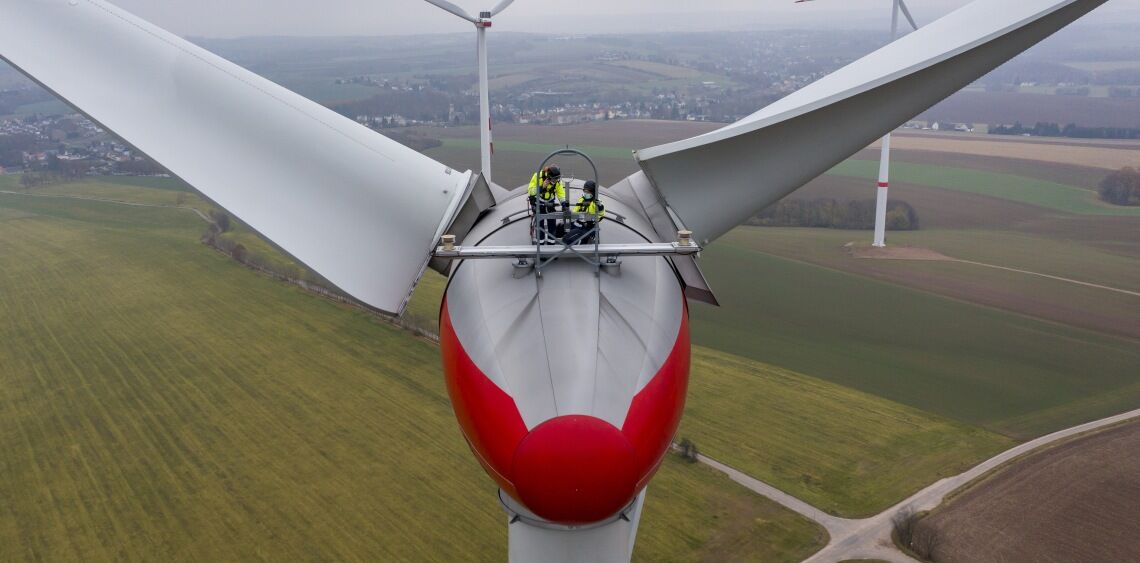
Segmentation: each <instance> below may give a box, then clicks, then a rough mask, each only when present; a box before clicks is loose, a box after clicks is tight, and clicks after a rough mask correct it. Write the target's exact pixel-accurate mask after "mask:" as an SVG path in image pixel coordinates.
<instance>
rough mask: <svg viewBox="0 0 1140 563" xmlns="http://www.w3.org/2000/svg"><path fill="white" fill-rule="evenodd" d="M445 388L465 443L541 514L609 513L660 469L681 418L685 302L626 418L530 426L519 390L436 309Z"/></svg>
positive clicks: (566, 517) (586, 517)
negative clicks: (489, 370) (480, 361)
mask: <svg viewBox="0 0 1140 563" xmlns="http://www.w3.org/2000/svg"><path fill="white" fill-rule="evenodd" d="M440 349H441V352H442V354H443V367H444V372H445V375H446V378H447V392H448V395H450V396H451V404H452V407H453V408H454V409H455V416H456V418H457V419H458V420H459V426H460V427H461V428H462V430H463V435H464V436H465V437H466V438H467V443H468V444H469V445H470V446H471V450H472V451H473V452H474V453H475V457H476V458H477V459H478V460H479V462H480V463H481V464H482V465H483V468H484V469H486V471H487V473H488V474H489V475H490V476H491V477H492V478H493V479H494V480H495V481H496V482H497V483H498V484H499V486H500V487H502V488H503V490H505V491H506V492H507V493H508V494H510V495H511V496H512V497H514V498H515V499H517V500H519V501H520V502H522V503H523V504H524V505H526V506H527V508H529V509H531V510H532V511H534V513H535V514H537V515H539V516H541V517H543V518H546V519H547V520H551V521H554V522H560V523H563V524H585V523H589V522H596V521H599V520H602V519H604V518H606V517H608V516H611V515H613V514H614V513H616V512H617V511H618V510H620V509H621V508H623V507H625V506H626V505H628V504H629V503H630V502H632V501H633V498H634V497H635V496H636V495H637V493H638V492H640V491H641V489H643V488H644V487H645V485H646V484H647V483H648V482H649V480H650V479H651V478H652V477H653V475H654V474H655V473H656V472H657V469H658V467H660V465H661V461H662V460H663V459H664V458H665V454H666V452H668V451H669V445H670V444H671V442H672V440H673V436H674V435H675V434H676V433H677V427H678V425H680V423H681V413H682V412H683V411H684V408H685V393H686V391H687V390H688V387H689V361H690V344H689V312H688V305H687V304H686V305H684V309H682V312H681V322H680V326H679V327H678V331H677V341H676V342H675V343H674V344H673V349H672V350H671V351H670V353H669V356H668V357H667V358H666V359H665V362H664V363H663V364H662V366H661V368H660V370H658V372H657V373H656V374H655V375H654V376H653V379H652V380H650V381H649V383H648V384H646V386H645V387H644V388H643V389H642V390H641V391H640V392H639V393H637V395H635V396H634V397H633V401H632V402H631V404H630V408H629V411H628V412H627V414H626V419H625V422H624V423H623V424H622V428H621V429H620V430H619V429H618V428H616V427H614V426H612V425H610V424H609V423H607V422H605V421H603V420H601V419H599V418H597V417H593V416H587V415H566V416H558V417H555V418H552V419H550V420H547V421H545V422H543V423H542V424H539V425H538V426H536V427H535V428H534V429H532V430H531V431H530V432H528V431H527V429H526V425H525V423H524V422H523V420H522V417H521V416H520V414H519V411H518V408H517V406H516V404H515V401H514V399H512V398H511V397H510V396H509V395H507V394H506V393H505V392H503V390H502V389H499V387H498V386H496V385H495V384H494V383H493V382H492V381H491V380H490V379H489V378H488V377H487V376H486V375H485V374H483V373H482V372H481V371H480V370H479V368H478V367H477V366H476V365H475V363H474V362H473V361H472V360H471V358H470V357H469V356H468V355H467V352H466V351H465V350H464V349H463V346H462V345H461V344H460V343H459V339H458V337H457V336H456V335H455V328H454V326H453V325H452V324H451V317H450V314H449V313H448V307H447V301H446V299H445V300H444V303H443V305H442V308H441V311H440Z"/></svg>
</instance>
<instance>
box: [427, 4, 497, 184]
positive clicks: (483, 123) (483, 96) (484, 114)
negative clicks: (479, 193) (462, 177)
mask: <svg viewBox="0 0 1140 563" xmlns="http://www.w3.org/2000/svg"><path fill="white" fill-rule="evenodd" d="M425 1H426V2H427V3H429V4H433V5H435V6H437V7H439V8H440V9H442V10H444V11H446V12H449V13H451V14H454V15H456V16H459V17H461V18H463V19H465V20H467V21H469V22H471V23H473V24H475V31H476V34H477V39H476V43H475V44H476V47H475V50H476V58H477V59H478V62H479V165H480V167H481V168H482V172H483V178H485V179H486V180H487V182H488V183H490V182H491V154H492V153H494V146H493V143H494V141H493V140H492V139H491V100H490V92H489V89H490V86H489V85H488V83H487V28H489V27H491V18H493V17H495V16H496V15H498V14H499V12H502V11H503V10H505V9H507V6H510V5H511V3H512V2H514V1H515V0H502V1H501V2H499V4H498V5H497V6H495V7H494V8H491V11H489V12H479V17H475V16H472V15H471V14H468V13H467V12H466V11H465V10H464V9H463V8H460V7H459V6H456V5H455V4H452V3H451V2H448V1H447V0H425Z"/></svg>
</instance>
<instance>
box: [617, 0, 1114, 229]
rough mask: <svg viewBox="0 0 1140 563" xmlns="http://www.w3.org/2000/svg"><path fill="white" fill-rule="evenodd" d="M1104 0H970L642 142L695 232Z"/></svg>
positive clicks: (646, 163) (854, 146) (741, 212)
mask: <svg viewBox="0 0 1140 563" xmlns="http://www.w3.org/2000/svg"><path fill="white" fill-rule="evenodd" d="M1104 2H1105V0H979V1H977V2H974V3H972V4H969V5H967V6H965V7H963V8H962V9H960V10H958V11H956V12H954V13H951V14H950V15H947V16H946V17H944V18H942V19H940V20H938V21H936V22H934V23H932V24H930V25H928V26H926V27H923V28H922V29H920V30H918V31H916V32H914V33H912V34H910V35H908V36H906V37H904V38H902V39H899V40H898V41H896V42H894V43H892V44H890V45H888V46H886V47H884V48H882V49H880V50H878V51H876V52H874V53H871V54H870V55H868V56H866V57H864V58H862V59H860V60H858V61H856V62H854V63H852V64H850V65H848V66H847V67H844V68H842V69H840V70H838V71H836V72H835V73H833V74H830V75H828V76H826V77H824V78H822V79H820V80H819V81H817V82H815V83H813V84H810V85H808V86H806V87H804V88H803V89H801V90H799V91H797V92H795V93H793V94H791V95H789V96H788V97H786V98H784V99H782V100H780V101H778V102H776V103H774V104H772V105H770V106H768V107H766V108H764V109H762V110H760V111H758V112H756V113H755V114H752V115H750V116H748V117H746V118H744V119H742V120H740V121H738V122H736V123H733V124H732V125H729V126H727V127H724V128H722V129H718V130H716V131H712V132H710V133H706V134H704V135H700V136H697V137H693V138H691V139H686V140H683V141H677V142H675V143H670V144H667V145H661V146H658V147H653V148H649V149H644V150H641V151H639V152H638V153H637V158H638V160H639V162H640V164H641V168H642V169H643V170H644V171H645V173H646V175H647V176H649V178H650V180H651V181H652V183H653V185H654V186H656V187H657V189H658V190H659V192H660V193H661V196H662V197H663V198H664V200H665V202H666V203H667V204H668V205H669V206H670V208H672V209H673V211H674V212H675V213H676V214H677V216H678V217H679V218H680V220H681V221H682V222H683V223H684V225H685V227H686V228H688V229H690V230H692V231H693V236H695V237H696V238H697V239H698V240H700V241H702V242H703V243H707V242H709V241H711V240H714V239H716V238H717V237H719V236H721V235H723V234H724V233H726V232H728V231H729V230H730V229H732V228H733V227H735V226H736V225H739V224H740V223H741V222H743V221H744V220H745V219H747V218H748V217H749V216H751V215H753V214H755V213H756V212H757V211H759V210H761V209H763V208H764V207H767V206H768V205H770V204H772V203H774V202H776V201H777V200H779V199H780V198H782V197H784V196H785V195H787V194H789V193H791V192H792V191H794V190H796V189H797V188H799V187H800V186H802V185H804V184H805V183H807V182H808V181H809V180H811V179H812V178H815V177H816V176H819V175H820V174H822V173H824V172H826V171H827V170H828V169H830V168H831V167H832V166H835V165H836V164H838V163H839V162H841V161H842V160H843V159H845V158H847V157H848V156H850V155H852V154H854V153H855V152H857V151H858V150H859V149H862V148H863V147H865V146H867V145H868V144H870V143H871V142H872V141H874V140H875V139H878V138H879V137H882V136H883V135H884V134H886V133H887V132H889V131H890V130H892V129H894V128H895V127H898V126H899V125H901V124H902V123H904V122H905V121H906V120H908V119H911V118H913V117H914V116H915V115H918V114H919V113H921V112H922V111H924V110H926V109H927V108H929V107H930V106H932V105H934V104H935V103H937V102H938V101H940V100H942V99H943V98H945V97H947V96H949V95H950V94H953V93H954V92H956V91H958V90H959V89H961V88H962V87H964V86H966V85H968V84H969V83H970V82H972V81H974V80H976V79H977V78H978V77H980V76H982V75H983V74H985V73H986V72H989V71H990V70H992V69H993V68H995V67H997V66H998V65H1000V64H1001V63H1003V62H1005V61H1007V60H1009V59H1011V58H1013V57H1014V56H1015V55H1017V54H1018V53H1020V52H1022V51H1024V50H1025V49H1028V48H1029V47H1031V46H1033V45H1034V44H1036V43H1037V42H1038V41H1041V40H1042V39H1044V38H1045V37H1047V36H1049V35H1050V34H1052V33H1054V32H1056V31H1057V30H1059V29H1061V28H1062V27H1064V26H1065V25H1067V24H1069V23H1070V22H1072V21H1074V20H1076V19H1077V18H1079V17H1081V16H1083V15H1084V14H1086V13H1088V12H1089V11H1091V10H1092V9H1094V8H1096V7H1097V6H1099V5H1101V4H1103V3H1104Z"/></svg>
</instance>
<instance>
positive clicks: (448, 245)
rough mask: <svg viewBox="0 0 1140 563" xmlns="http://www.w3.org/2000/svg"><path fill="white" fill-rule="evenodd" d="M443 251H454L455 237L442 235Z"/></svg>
mask: <svg viewBox="0 0 1140 563" xmlns="http://www.w3.org/2000/svg"><path fill="white" fill-rule="evenodd" d="M441 238H442V240H443V250H444V251H446V252H452V251H454V250H455V235H443V237H441Z"/></svg>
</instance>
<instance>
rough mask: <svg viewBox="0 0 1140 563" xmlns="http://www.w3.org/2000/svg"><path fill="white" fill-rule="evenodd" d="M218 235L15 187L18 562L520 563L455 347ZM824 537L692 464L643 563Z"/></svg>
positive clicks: (3, 514) (661, 496)
mask: <svg viewBox="0 0 1140 563" xmlns="http://www.w3.org/2000/svg"><path fill="white" fill-rule="evenodd" d="M202 226H203V223H202V221H201V220H200V219H199V218H198V217H196V216H194V215H193V214H191V213H188V212H185V211H181V210H176V209H155V208H143V207H131V206H124V205H118V204H110V203H100V202H89V201H76V200H61V199H47V198H34V197H26V196H19V195H4V194H0V295H3V296H4V299H2V300H0V319H2V320H0V366H2V367H0V451H3V452H4V455H3V456H0V473H2V474H3V475H4V479H2V480H0V499H2V500H3V503H2V506H3V508H0V559H4V560H8V559H39V560H74V559H84V560H109V559H135V560H139V559H141V560H169V559H198V560H219V559H225V560H234V559H242V560H247V559H277V560H282V559H289V560H296V559H372V560H377V559H379V560H425V559H429V560H457V559H461V560H469V559H471V558H472V557H473V556H474V557H477V558H479V559H486V560H501V559H503V557H504V556H505V549H506V525H505V518H504V515H503V513H502V511H501V509H500V508H499V507H498V506H497V503H496V501H495V500H494V487H493V485H492V483H491V481H490V480H489V479H488V478H487V477H486V476H485V475H484V474H483V471H482V470H481V469H480V468H479V467H478V464H477V463H476V462H475V460H474V459H473V458H472V456H471V455H470V453H469V452H468V451H467V448H466V445H465V444H464V442H463V440H462V438H461V437H460V434H459V432H458V431H457V426H456V424H455V421H454V415H453V414H452V412H451V409H450V406H449V404H448V400H447V396H446V392H445V391H444V386H443V382H442V378H441V376H440V374H439V367H438V359H437V358H438V352H437V350H436V348H435V346H434V345H433V344H431V343H430V342H428V341H424V340H421V339H416V338H413V337H411V336H410V335H409V334H408V333H406V332H404V331H401V330H397V329H395V328H393V327H391V326H390V325H389V324H387V323H386V322H383V321H381V320H379V319H377V318H376V317H373V316H371V315H368V314H365V313H362V312H359V311H356V310H354V309H351V308H347V307H344V306H340V305H336V304H334V303H331V302H328V301H325V300H322V299H318V298H315V297H313V296H312V295H310V294H308V293H305V292H302V291H301V290H299V289H296V288H293V287H292V286H289V285H287V284H283V283H280V282H276V281H273V280H271V279H269V278H266V277H262V276H259V275H257V274H255V273H253V272H251V271H250V270H248V269H246V268H243V267H241V266H239V265H237V264H236V263H234V262H233V261H232V260H230V259H229V258H227V257H225V256H222V255H221V254H219V253H216V252H213V251H211V250H209V249H208V248H206V247H204V246H202V245H200V244H199V243H198V242H197V240H198V236H199V235H200V233H201V230H202ZM437 281H438V278H437ZM822 541H823V534H822V530H821V529H820V528H818V527H817V526H815V525H813V524H811V523H810V522H808V521H806V520H804V519H802V518H800V517H798V516H796V515H794V514H792V513H790V512H788V511H786V510H783V509H781V508H779V507H777V506H775V505H774V504H772V503H771V502H768V501H766V500H765V499H763V498H761V497H758V496H755V495H752V494H751V493H748V492H747V491H745V490H744V489H742V488H740V487H738V486H736V485H735V484H733V483H731V482H730V481H728V480H727V479H726V478H724V477H722V476H720V475H719V474H716V473H714V472H712V471H711V470H709V469H707V468H704V467H701V466H694V465H689V464H684V463H680V462H676V461H670V462H669V463H667V464H666V465H665V466H664V468H663V469H662V471H661V472H660V475H659V476H658V478H657V479H656V480H655V481H654V482H653V484H652V486H651V490H650V496H649V500H648V502H647V504H646V517H645V520H643V522H642V526H641V531H640V534H639V543H638V548H637V551H636V556H637V559H640V560H647V561H659V560H666V559H668V560H678V561H684V560H692V561H695V560H703V559H708V558H711V557H717V555H714V554H717V553H720V550H722V549H725V548H728V549H745V550H747V551H746V553H745V554H744V557H743V558H744V559H748V560H758V561H759V560H765V561H768V560H779V561H797V560H800V559H802V558H803V557H805V556H806V555H808V554H809V553H811V552H812V551H814V550H815V549H818V547H819V546H821V545H822Z"/></svg>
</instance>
